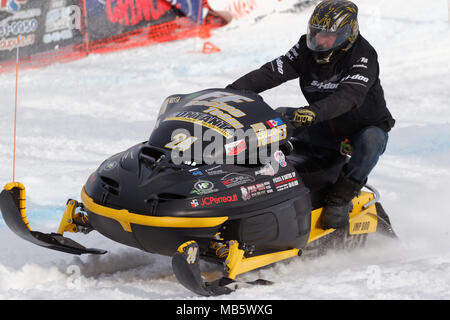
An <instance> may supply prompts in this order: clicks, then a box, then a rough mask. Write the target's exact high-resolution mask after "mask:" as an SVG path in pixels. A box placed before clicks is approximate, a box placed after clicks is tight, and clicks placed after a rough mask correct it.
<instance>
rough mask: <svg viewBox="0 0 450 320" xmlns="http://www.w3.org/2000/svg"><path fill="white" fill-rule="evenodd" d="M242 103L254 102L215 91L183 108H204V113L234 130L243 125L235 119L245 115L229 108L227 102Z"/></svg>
mask: <svg viewBox="0 0 450 320" xmlns="http://www.w3.org/2000/svg"><path fill="white" fill-rule="evenodd" d="M211 98H212V99H211ZM243 101H247V102H252V101H254V100H253V99H250V98H247V97H244V96H240V95H236V94H233V93H228V92H219V91H215V92H212V93H207V94H204V95H201V96H199V97H197V98H196V100H192V101H189V102H188V103H186V104H185V105H184V106H185V107H187V106H205V107H207V109H205V110H203V112H204V113H207V114H210V115H213V116H215V117H217V118H219V119H222V120H223V121H225V122H226V123H228V124H229V125H231V126H232V127H233V128H234V129H242V128H243V127H244V125H243V124H242V123H240V122H239V121H238V120H237V119H235V118H240V117H243V116H245V115H246V114H245V113H244V112H242V111H241V110H239V109H237V108H235V107H233V106H230V105H229V104H227V102H235V103H241V102H243Z"/></svg>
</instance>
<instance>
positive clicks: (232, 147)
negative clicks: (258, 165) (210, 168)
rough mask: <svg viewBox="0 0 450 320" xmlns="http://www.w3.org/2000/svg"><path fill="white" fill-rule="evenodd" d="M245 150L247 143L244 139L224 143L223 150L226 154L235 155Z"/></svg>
mask: <svg viewBox="0 0 450 320" xmlns="http://www.w3.org/2000/svg"><path fill="white" fill-rule="evenodd" d="M245 150H247V144H246V143H245V140H244V139H241V140H238V141H234V142H230V143H227V144H226V145H225V152H226V155H227V156H236V155H238V154H240V153H241V152H243V151H245Z"/></svg>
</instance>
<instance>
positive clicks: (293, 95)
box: [0, 0, 450, 301]
mask: <svg viewBox="0 0 450 320" xmlns="http://www.w3.org/2000/svg"><path fill="white" fill-rule="evenodd" d="M283 2H288V3H289V2H295V1H293V0H290V1H289V0H286V1H285V0H283ZM355 2H356V3H357V4H358V6H359V9H360V26H361V32H362V34H363V35H364V36H365V37H366V38H367V39H368V40H369V41H370V42H371V43H372V44H373V45H374V47H375V48H376V49H377V52H378V55H379V61H380V65H381V81H382V85H383V87H384V90H385V95H386V100H387V102H388V105H389V108H390V110H391V112H392V113H393V115H394V117H395V118H396V120H397V124H396V127H395V128H394V129H393V130H392V131H391V133H390V141H389V144H388V148H387V150H386V153H385V154H384V155H383V157H382V158H381V160H380V162H379V164H378V166H377V167H376V168H375V169H374V171H373V173H372V174H371V176H370V178H369V180H370V181H369V182H370V184H371V185H374V186H376V188H377V189H378V190H379V191H380V193H381V196H382V201H381V202H382V204H383V206H384V208H385V209H386V211H387V212H388V214H389V216H390V218H391V222H392V224H393V227H394V229H395V230H396V232H397V234H398V235H399V237H400V239H401V241H400V242H395V243H393V242H388V241H386V240H385V239H381V238H378V237H376V236H375V237H374V238H373V239H369V241H368V243H367V246H366V247H365V248H364V249H359V250H356V251H353V252H345V253H342V252H341V253H339V252H333V253H329V254H327V255H325V256H323V257H320V258H316V259H302V258H298V259H291V260H288V261H285V262H280V263H277V264H275V265H273V266H270V267H267V268H264V269H262V270H257V271H253V272H250V273H248V274H246V275H243V276H241V277H240V279H244V280H255V279H257V278H263V279H269V280H273V281H274V282H275V284H274V285H272V286H264V287H261V286H258V287H252V288H243V289H241V290H238V291H237V292H234V293H232V294H230V295H228V296H223V297H218V298H215V299H224V300H244V299H249V300H258V299H263V300H289V299H292V300H303V299H306V300H308V299H317V300H324V299H332V300H335V299H380V300H391V299H394V300H398V299H400V300H408V299H417V300H419V299H439V300H448V299H450V250H449V249H450V235H449V225H450V212H449V209H448V203H447V200H448V196H449V193H448V186H447V183H448V181H449V179H450V169H449V164H450V124H449V116H450V109H449V101H450V90H449V88H450V77H449V76H450V68H449V62H448V50H449V49H450V37H449V31H450V26H449V20H448V13H447V12H448V7H447V5H448V4H447V1H446V0H433V1H428V2H424V1H419V0H409V1H408V2H407V5H405V4H406V1H404V0H378V1H376V2H374V1H370V0H355ZM284 9H285V8H283V10H277V11H276V12H273V13H272V14H270V15H268V16H264V17H262V16H259V15H258V11H257V10H256V11H255V12H254V13H251V14H249V15H247V16H245V17H242V18H241V19H239V21H234V22H232V23H231V24H230V25H228V26H226V27H224V28H222V29H220V30H216V31H215V32H214V33H213V37H212V38H211V39H209V41H211V42H212V43H214V44H215V45H216V46H218V47H220V48H221V50H222V51H221V53H215V54H210V55H203V54H201V53H200V48H201V45H202V40H200V39H189V40H184V41H177V42H173V43H167V44H160V45H155V46H151V47H146V48H139V49H136V50H131V51H125V52H119V53H114V54H108V55H91V56H89V57H87V58H85V59H83V60H79V61H76V62H72V63H66V64H58V65H53V66H50V67H47V68H45V69H39V70H29V71H23V72H21V73H20V84H19V109H18V119H17V125H18V126H17V160H16V180H17V181H21V182H22V183H24V185H25V186H26V188H27V189H26V191H27V212H28V218H29V221H30V223H31V227H32V228H33V229H36V230H41V231H45V232H51V231H56V229H57V227H58V223H59V219H60V217H61V214H62V212H63V209H64V205H65V203H66V200H67V199H68V198H73V199H79V193H80V188H81V186H82V185H83V184H84V182H85V180H86V179H87V177H88V176H89V174H90V173H91V172H92V171H93V170H95V169H96V168H97V167H98V165H99V164H100V163H101V162H102V161H103V160H104V159H106V158H107V157H109V156H110V155H112V154H114V153H116V152H119V151H122V150H124V149H126V148H128V147H129V146H132V145H134V144H136V143H137V142H140V141H144V140H146V139H147V138H148V136H149V134H150V131H151V129H152V127H153V125H154V123H155V118H156V114H157V110H158V109H159V106H160V104H161V103H162V101H163V100H164V98H165V97H166V96H168V95H171V94H176V93H189V92H194V91H198V90H200V89H204V88H209V87H224V86H226V85H227V84H228V83H230V82H232V81H234V80H235V79H236V78H238V77H240V76H241V75H243V74H244V73H246V72H248V71H250V70H252V69H254V68H257V67H259V66H261V65H262V64H263V63H265V62H267V61H269V60H271V59H274V58H276V57H277V56H279V55H281V54H283V53H285V52H286V51H287V50H288V49H290V48H291V46H292V45H293V44H295V42H296V41H297V40H298V38H299V37H300V35H301V33H302V32H303V31H304V30H305V29H306V22H307V19H308V17H309V15H310V14H311V12H312V7H310V8H306V9H305V10H304V11H303V12H292V11H286V10H284ZM192 51H195V52H194V53H193V52H192ZM14 81H15V75H14V74H12V73H8V74H0V96H1V97H2V99H1V101H2V103H1V106H2V112H1V114H0V121H1V124H2V125H1V126H0V146H1V148H0V162H1V163H2V166H1V167H0V181H1V183H5V184H6V183H7V182H9V181H10V180H11V179H12V149H13V145H12V141H13V117H14V114H13V113H14V112H13V110H14V109H13V108H14ZM262 96H263V97H264V99H265V100H266V101H267V102H268V103H269V104H270V105H272V106H274V107H277V106H302V105H305V103H306V101H305V100H304V98H303V97H302V96H301V93H300V92H299V89H298V84H297V82H296V81H291V82H289V83H286V84H284V85H282V86H280V87H278V88H274V89H271V90H268V91H266V92H264V93H263V94H262ZM0 230H1V231H0V299H49V300H51V299H100V300H103V299H105V300H106V299H112V300H129V299H139V300H140V299H146V300H150V299H161V300H170V299H182V300H186V301H187V300H203V299H208V298H202V297H196V296H195V295H194V294H193V293H191V292H190V291H188V290H186V289H185V288H184V287H182V286H181V285H180V284H178V283H177V281H176V279H175V277H174V275H173V272H172V270H171V262H170V258H168V257H164V256H158V255H153V254H148V253H145V252H142V251H139V250H137V249H133V248H129V247H125V246H123V245H121V244H118V243H115V242H113V241H111V240H109V239H107V238H104V237H102V236H101V235H99V234H98V233H95V232H92V233H91V234H89V235H79V234H69V235H68V236H69V237H71V238H73V239H74V240H76V241H79V242H80V243H82V244H84V245H86V246H87V247H96V248H102V249H106V250H108V252H109V253H108V254H106V255H103V256H86V255H83V256H81V257H78V256H75V257H74V256H71V255H68V254H65V253H60V252H56V251H51V250H47V249H44V248H40V247H37V246H35V245H33V244H31V243H28V242H26V241H24V240H22V239H20V238H18V237H17V236H16V235H14V234H13V233H12V232H11V231H10V230H9V229H8V228H7V227H6V226H5V224H4V222H3V221H2V220H0Z"/></svg>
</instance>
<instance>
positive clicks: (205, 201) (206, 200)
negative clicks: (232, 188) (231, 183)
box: [191, 193, 239, 208]
mask: <svg viewBox="0 0 450 320" xmlns="http://www.w3.org/2000/svg"><path fill="white" fill-rule="evenodd" d="M238 200H239V199H238V196H237V195H236V194H235V193H234V194H232V195H229V196H221V197H212V196H211V197H203V198H202V199H201V203H199V202H198V200H197V199H193V200H192V201H191V207H193V208H196V207H198V206H202V207H204V206H211V205H216V204H223V203H228V202H236V201H238Z"/></svg>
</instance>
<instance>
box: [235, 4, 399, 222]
mask: <svg viewBox="0 0 450 320" xmlns="http://www.w3.org/2000/svg"><path fill="white" fill-rule="evenodd" d="M357 14H358V8H357V6H356V5H355V4H354V3H352V2H351V1H343V0H325V1H323V2H321V3H319V4H318V5H317V6H316V8H315V10H314V12H313V14H312V16H311V18H310V19H309V23H308V30H307V34H306V35H303V36H302V37H301V38H300V40H299V41H298V43H296V44H295V45H294V46H293V47H292V48H291V49H290V50H289V51H288V52H287V53H286V54H284V55H282V56H280V57H278V58H277V59H275V60H273V61H270V62H268V63H266V64H264V65H263V66H262V67H261V68H259V69H257V70H254V71H251V72H250V73H248V74H246V75H244V76H243V77H241V78H239V79H238V80H236V81H235V82H233V83H232V84H230V85H228V86H227V88H231V89H238V90H250V91H253V92H256V93H260V92H262V91H265V90H268V89H271V88H273V87H276V86H278V85H280V84H282V83H284V82H286V81H288V80H292V79H295V78H300V79H299V83H300V88H301V90H302V93H303V95H304V97H305V98H306V100H307V101H308V103H309V106H306V107H301V108H280V109H279V111H282V112H284V113H285V116H287V117H288V118H289V119H290V120H291V122H292V123H293V124H294V126H295V127H297V129H296V132H295V133H294V137H293V142H295V143H294V146H295V145H296V144H304V145H309V146H319V147H325V148H328V149H331V150H335V151H336V152H341V153H344V154H345V153H346V154H348V155H350V154H351V158H350V160H349V161H348V163H347V164H346V166H344V168H343V170H342V172H341V174H340V176H339V178H338V179H337V181H336V182H335V183H334V185H333V187H332V188H331V189H330V191H329V192H328V194H327V196H326V197H325V200H324V201H325V215H324V217H325V218H324V221H322V223H323V228H335V229H336V228H342V227H345V226H346V225H348V219H349V217H348V213H349V211H350V206H351V199H352V198H353V197H354V196H355V195H356V194H358V192H359V191H360V189H361V188H362V187H363V186H364V184H365V182H366V181H367V177H368V175H369V173H370V172H371V171H372V169H373V168H374V167H375V165H376V163H377V161H378V159H379V157H380V155H381V154H383V153H384V151H385V149H386V144H387V140H388V131H389V130H390V129H391V128H392V127H393V126H394V123H395V120H394V119H393V118H392V116H391V113H390V112H389V110H388V109H387V107H386V102H385V99H384V93H383V89H382V86H381V84H380V79H379V65H378V61H377V53H376V51H375V49H374V48H373V47H372V46H371V45H370V44H369V42H368V41H367V40H366V39H365V38H363V37H362V36H361V35H360V33H359V26H358V20H357Z"/></svg>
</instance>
